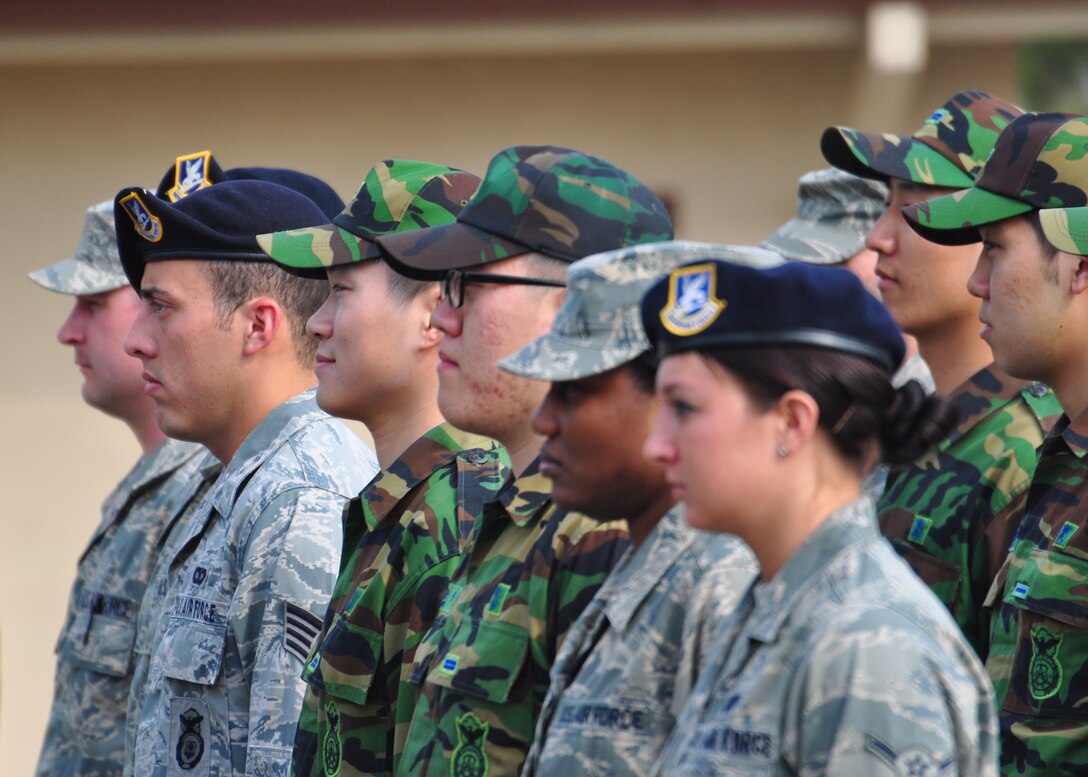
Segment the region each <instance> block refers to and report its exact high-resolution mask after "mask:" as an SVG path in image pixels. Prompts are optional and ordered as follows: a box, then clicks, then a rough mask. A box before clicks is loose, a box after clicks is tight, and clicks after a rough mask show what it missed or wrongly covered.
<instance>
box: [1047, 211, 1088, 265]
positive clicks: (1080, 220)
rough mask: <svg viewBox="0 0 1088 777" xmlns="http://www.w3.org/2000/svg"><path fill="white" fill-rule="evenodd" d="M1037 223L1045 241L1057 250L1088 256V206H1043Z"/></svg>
mask: <svg viewBox="0 0 1088 777" xmlns="http://www.w3.org/2000/svg"><path fill="white" fill-rule="evenodd" d="M1039 223H1040V224H1041V225H1042V227H1043V234H1044V235H1045V236H1046V239H1047V242H1049V243H1050V244H1051V245H1052V246H1054V247H1055V248H1057V249H1058V250H1059V251H1064V252H1065V253H1067V254H1076V255H1078V256H1088V208H1084V207H1082V208H1044V209H1043V210H1040V211H1039Z"/></svg>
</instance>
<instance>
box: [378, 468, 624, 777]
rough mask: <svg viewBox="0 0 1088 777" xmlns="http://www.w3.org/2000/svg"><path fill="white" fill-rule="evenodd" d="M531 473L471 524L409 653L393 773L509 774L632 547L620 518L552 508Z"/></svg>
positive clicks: (539, 478)
mask: <svg viewBox="0 0 1088 777" xmlns="http://www.w3.org/2000/svg"><path fill="white" fill-rule="evenodd" d="M537 466H538V462H534V463H533V464H531V465H530V466H529V468H528V469H527V471H526V472H525V473H524V474H523V475H522V476H521V477H519V478H517V479H516V480H508V481H507V483H506V485H505V486H504V487H503V489H502V491H501V492H500V494H499V496H498V498H497V499H495V500H492V501H491V502H489V503H488V504H487V505H485V507H484V509H483V512H482V514H481V515H480V516H478V517H477V519H476V522H475V524H474V527H473V533H472V537H471V538H470V540H469V543H468V545H467V546H466V548H465V550H464V551H463V552H462V556H461V562H460V565H459V566H458V569H457V572H456V573H455V574H454V577H453V579H452V580H451V582H450V587H449V591H448V592H447V594H446V598H445V599H444V601H443V603H442V606H441V609H440V613H439V616H438V618H437V619H436V620H435V622H434V625H433V627H432V628H431V631H430V633H429V634H428V635H427V636H426V638H425V639H424V641H423V643H422V644H421V645H420V646H419V648H418V649H417V651H416V659H415V662H414V663H413V666H412V671H411V675H410V681H411V682H412V684H413V685H415V686H417V688H418V692H419V694H420V697H419V699H418V701H417V704H416V708H415V710H414V712H413V716H412V722H411V725H410V727H409V730H408V742H407V744H406V745H405V749H404V753H403V754H402V755H401V759H400V762H399V764H398V766H397V774H399V775H456V777H485V776H487V775H490V776H491V777H498V776H499V775H517V774H518V773H519V772H520V770H521V767H522V764H523V762H524V760H525V756H526V754H527V753H528V750H529V745H530V743H531V742H532V738H533V732H534V730H535V728H536V720H537V716H538V715H539V714H540V709H541V705H542V703H543V701H544V695H545V693H546V692H547V689H548V673H549V671H550V669H551V665H552V663H553V662H554V661H555V657H556V655H557V653H558V650H559V648H560V646H561V645H562V643H563V640H564V639H565V637H566V635H567V633H568V631H569V630H570V628H571V626H572V625H573V624H574V621H575V620H576V619H577V618H578V616H579V615H580V614H581V612H582V610H584V609H585V608H586V605H588V604H589V602H590V600H592V598H593V596H594V594H595V593H596V592H597V589H598V588H599V587H600V586H601V584H602V583H603V582H604V580H605V578H606V577H607V576H608V573H609V571H610V570H611V569H612V567H613V566H614V565H615V563H616V562H617V561H618V560H619V558H620V557H621V555H622V554H623V552H624V551H625V550H626V549H627V547H628V546H629V544H630V543H629V541H628V538H627V525H626V522H624V521H610V522H597V521H594V520H592V519H590V518H588V517H586V516H584V515H582V514H580V513H574V512H568V511H565V510H562V509H559V508H557V507H556V506H555V505H554V503H553V502H552V501H551V497H550V491H551V483H550V481H548V480H547V478H545V477H544V476H543V475H541V474H540V473H539V472H538V471H537Z"/></svg>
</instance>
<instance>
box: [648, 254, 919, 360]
mask: <svg viewBox="0 0 1088 777" xmlns="http://www.w3.org/2000/svg"><path fill="white" fill-rule="evenodd" d="M642 323H643V326H644V327H645V329H646V334H647V335H648V336H649V338H650V342H651V344H652V345H653V346H654V347H655V348H656V349H657V352H658V353H659V354H660V355H661V356H667V355H668V354H670V353H677V352H680V351H692V350H704V349H712V348H724V347H731V346H740V347H744V346H747V347H750V346H776V345H788V346H810V347H816V348H828V349H831V350H835V351H844V352H846V353H852V354H856V355H858V356H863V357H865V358H866V359H869V360H870V361H873V362H876V363H877V364H879V365H880V366H882V367H884V368H885V369H887V370H888V371H889V372H894V371H895V370H896V369H898V367H899V365H900V364H901V363H902V361H903V357H904V355H905V354H906V345H905V344H904V342H903V337H902V335H900V333H899V328H898V327H897V326H896V324H895V321H893V320H892V317H891V316H890V315H889V314H888V311H887V310H885V309H884V306H883V305H882V304H881V303H880V301H879V300H877V299H876V298H875V297H874V296H873V295H872V294H870V293H869V292H868V291H866V290H865V287H863V286H862V285H861V281H859V280H858V279H857V278H856V277H855V276H854V275H853V274H852V273H851V272H849V271H848V270H842V269H838V268H834V267H817V266H813V265H808V264H802V263H797V262H789V263H787V264H783V265H780V266H778V267H771V268H768V269H764V270H756V269H753V268H751V267H742V266H740V265H736V264H730V263H728V262H722V261H705V262H695V263H692V264H687V265H684V266H683V267H678V268H677V269H675V270H673V271H672V272H671V273H670V274H669V276H668V277H666V278H663V279H662V280H660V281H658V282H657V283H656V284H654V285H653V286H652V287H651V288H650V289H649V291H647V292H646V294H645V295H644V296H643V298H642Z"/></svg>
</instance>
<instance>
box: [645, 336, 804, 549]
mask: <svg viewBox="0 0 1088 777" xmlns="http://www.w3.org/2000/svg"><path fill="white" fill-rule="evenodd" d="M657 390H658V393H659V394H660V396H661V398H662V403H663V406H662V410H661V412H660V413H659V414H658V419H657V423H656V424H655V425H654V428H653V430H652V431H651V432H650V436H649V437H648V438H647V440H646V443H645V446H644V447H643V452H644V454H645V455H646V457H647V458H649V459H650V460H651V461H653V462H655V463H657V464H659V465H660V466H661V467H663V468H664V469H665V479H666V481H667V482H668V483H669V486H670V487H671V488H672V491H673V495H674V496H675V497H676V498H677V499H680V500H683V501H684V502H685V516H686V518H687V521H688V523H689V524H691V526H692V527H694V528H696V529H703V530H707V531H717V532H732V533H735V534H739V535H741V536H742V537H743V536H744V534H745V527H746V525H751V522H752V521H753V520H758V512H759V505H761V504H762V503H764V502H766V501H767V497H768V496H771V495H773V494H774V493H775V491H777V490H779V489H781V488H783V487H784V484H783V483H782V482H781V470H780V468H779V467H778V465H777V461H778V455H777V450H778V447H779V443H780V441H779V440H778V438H777V429H778V428H779V423H780V419H779V417H778V415H777V414H776V413H775V412H774V411H773V410H766V411H765V410H761V409H760V408H758V407H756V406H755V405H754V404H753V403H752V402H751V400H750V399H749V397H748V393H747V392H746V391H745V389H744V388H743V386H742V385H741V383H740V382H739V381H738V380H737V379H736V378H735V377H734V376H733V375H732V374H731V373H730V372H729V371H728V370H727V369H725V368H724V367H721V366H719V365H718V364H716V363H714V362H711V361H708V360H707V359H704V358H703V357H702V356H700V355H699V354H697V353H694V352H687V353H680V354H676V355H673V356H669V357H667V358H665V360H664V361H663V362H662V363H661V367H660V368H659V369H658V372H657Z"/></svg>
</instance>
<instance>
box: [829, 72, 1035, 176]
mask: <svg viewBox="0 0 1088 777" xmlns="http://www.w3.org/2000/svg"><path fill="white" fill-rule="evenodd" d="M1022 113H1023V111H1022V110H1020V108H1018V107H1016V106H1015V105H1013V104H1012V103H1010V102H1007V101H1006V100H1002V99H1001V98H1000V97H994V96H992V95H989V94H987V93H986V92H979V91H976V90H973V89H969V90H965V91H962V92H957V93H956V94H954V95H952V97H951V98H950V99H949V100H948V102H946V103H945V104H944V105H942V106H941V107H940V108H938V109H937V110H935V111H934V112H933V113H932V114H931V115H930V117H929V118H928V119H926V120H925V122H923V124H922V126H921V128H919V129H918V130H917V131H915V132H914V133H913V134H912V135H907V136H903V135H890V134H885V133H881V132H864V131H862V130H856V129H849V128H847V127H828V128H827V129H826V130H824V134H823V137H821V138H820V150H821V151H822V152H823V155H824V158H825V159H826V160H827V161H828V162H829V163H830V164H831V165H833V166H835V167H837V168H839V169H840V170H845V171H846V172H848V173H853V174H854V175H857V176H861V177H862V178H875V179H877V180H881V181H887V180H888V179H890V178H894V179H897V180H900V181H911V182H913V183H918V184H924V185H926V186H943V187H952V188H960V187H965V186H971V185H972V184H973V183H974V177H975V176H976V175H977V174H978V171H979V169H980V168H981V167H982V165H983V163H984V162H985V161H986V158H987V157H988V156H989V154H990V150H991V149H993V147H994V143H995V142H996V141H997V136H998V135H1000V134H1001V131H1002V130H1004V129H1005V127H1007V126H1008V125H1009V124H1010V123H1011V122H1012V120H1013V119H1015V118H1016V117H1017V116H1020V115H1021V114H1022Z"/></svg>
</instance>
